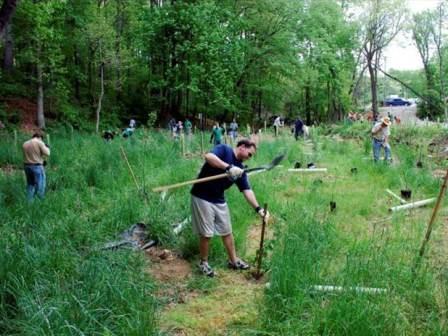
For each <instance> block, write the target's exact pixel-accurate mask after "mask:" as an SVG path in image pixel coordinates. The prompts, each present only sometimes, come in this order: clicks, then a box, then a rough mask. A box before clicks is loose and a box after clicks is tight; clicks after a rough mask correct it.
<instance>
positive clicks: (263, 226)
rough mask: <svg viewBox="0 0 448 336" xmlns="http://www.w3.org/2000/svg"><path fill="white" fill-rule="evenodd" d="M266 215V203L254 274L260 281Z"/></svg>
mask: <svg viewBox="0 0 448 336" xmlns="http://www.w3.org/2000/svg"><path fill="white" fill-rule="evenodd" d="M267 213H268V205H267V203H265V204H264V216H263V222H262V225H261V238H260V248H259V249H258V255H257V272H256V273H255V278H256V279H260V278H261V275H262V274H261V261H262V259H263V245H264V232H265V230H266V215H267Z"/></svg>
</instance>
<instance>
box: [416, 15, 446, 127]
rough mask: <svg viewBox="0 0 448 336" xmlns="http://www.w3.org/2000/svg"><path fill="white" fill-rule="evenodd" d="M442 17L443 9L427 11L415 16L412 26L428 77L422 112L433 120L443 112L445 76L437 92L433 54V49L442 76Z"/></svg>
mask: <svg viewBox="0 0 448 336" xmlns="http://www.w3.org/2000/svg"><path fill="white" fill-rule="evenodd" d="M442 17H443V9H442V7H440V8H438V9H437V10H436V11H431V10H427V11H424V12H422V13H417V14H415V15H414V16H413V21H412V26H411V29H412V36H413V39H414V41H415V44H416V46H417V49H418V52H419V54H420V58H421V60H422V63H423V69H424V72H425V77H426V93H425V96H426V99H425V100H426V102H425V104H424V105H423V111H422V112H423V115H424V116H430V117H431V118H435V117H436V116H437V115H440V114H441V111H442V108H441V102H442V100H443V88H444V81H443V77H444V76H440V87H439V90H437V87H436V72H437V67H436V65H435V62H433V53H432V49H435V50H436V55H437V56H438V63H439V71H440V73H441V74H442V73H443V54H442V28H441V24H442V23H441V21H442ZM426 110H427V111H426Z"/></svg>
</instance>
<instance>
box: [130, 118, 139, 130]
mask: <svg viewBox="0 0 448 336" xmlns="http://www.w3.org/2000/svg"><path fill="white" fill-rule="evenodd" d="M136 125H137V123H136V122H135V120H134V119H131V120H129V128H135V126H136Z"/></svg>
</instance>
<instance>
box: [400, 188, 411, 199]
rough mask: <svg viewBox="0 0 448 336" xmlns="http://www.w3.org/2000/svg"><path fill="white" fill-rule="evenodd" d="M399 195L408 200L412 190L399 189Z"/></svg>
mask: <svg viewBox="0 0 448 336" xmlns="http://www.w3.org/2000/svg"><path fill="white" fill-rule="evenodd" d="M400 193H401V197H403V198H404V199H410V198H411V195H412V190H410V189H401V191H400Z"/></svg>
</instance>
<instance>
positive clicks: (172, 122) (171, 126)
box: [168, 118, 177, 138]
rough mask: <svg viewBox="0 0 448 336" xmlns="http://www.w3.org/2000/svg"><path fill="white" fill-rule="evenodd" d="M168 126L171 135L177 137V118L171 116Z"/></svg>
mask: <svg viewBox="0 0 448 336" xmlns="http://www.w3.org/2000/svg"><path fill="white" fill-rule="evenodd" d="M168 128H169V129H170V132H171V136H172V137H173V138H175V137H176V130H177V122H176V119H174V118H171V119H170V121H169V123H168Z"/></svg>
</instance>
